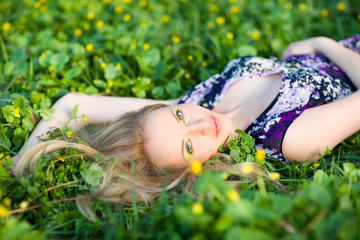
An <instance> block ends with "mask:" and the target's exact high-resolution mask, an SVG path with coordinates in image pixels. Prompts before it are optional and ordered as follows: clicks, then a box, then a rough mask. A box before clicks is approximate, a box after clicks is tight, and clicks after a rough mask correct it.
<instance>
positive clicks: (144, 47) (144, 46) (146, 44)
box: [143, 43, 150, 51]
mask: <svg viewBox="0 0 360 240" xmlns="http://www.w3.org/2000/svg"><path fill="white" fill-rule="evenodd" d="M149 47H150V45H149V44H148V43H144V45H143V49H144V50H145V51H147V50H149Z"/></svg>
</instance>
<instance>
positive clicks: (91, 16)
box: [87, 12, 95, 20]
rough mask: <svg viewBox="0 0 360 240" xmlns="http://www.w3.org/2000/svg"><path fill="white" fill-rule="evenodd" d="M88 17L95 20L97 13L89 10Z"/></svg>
mask: <svg viewBox="0 0 360 240" xmlns="http://www.w3.org/2000/svg"><path fill="white" fill-rule="evenodd" d="M87 18H88V19H89V20H93V19H94V18H95V13H93V12H89V13H88V15H87Z"/></svg>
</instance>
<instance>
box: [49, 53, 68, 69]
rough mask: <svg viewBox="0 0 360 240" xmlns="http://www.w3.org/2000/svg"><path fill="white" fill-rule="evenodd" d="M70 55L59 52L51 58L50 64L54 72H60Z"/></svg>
mask: <svg viewBox="0 0 360 240" xmlns="http://www.w3.org/2000/svg"><path fill="white" fill-rule="evenodd" d="M69 59H70V57H69V56H68V55H67V54H66V53H57V54H55V55H53V56H52V57H51V58H50V64H51V66H52V67H53V70H54V72H59V71H60V70H62V69H63V68H64V65H65V63H67V62H68V61H69Z"/></svg>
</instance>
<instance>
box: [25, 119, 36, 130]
mask: <svg viewBox="0 0 360 240" xmlns="http://www.w3.org/2000/svg"><path fill="white" fill-rule="evenodd" d="M22 127H23V129H24V130H25V131H32V130H33V129H34V124H33V123H32V121H31V120H30V119H26V118H25V119H23V120H22Z"/></svg>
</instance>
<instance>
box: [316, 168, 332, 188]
mask: <svg viewBox="0 0 360 240" xmlns="http://www.w3.org/2000/svg"><path fill="white" fill-rule="evenodd" d="M314 182H316V183H318V184H321V185H324V186H327V185H328V184H329V182H330V180H329V176H328V175H327V174H326V173H325V172H324V171H323V170H321V169H319V170H317V171H316V172H315V174H314Z"/></svg>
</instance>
